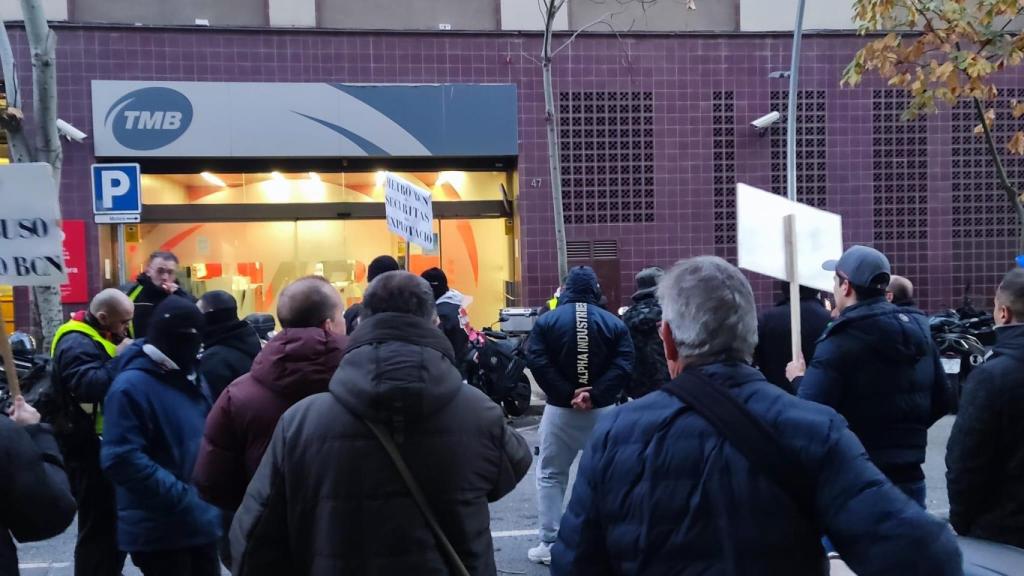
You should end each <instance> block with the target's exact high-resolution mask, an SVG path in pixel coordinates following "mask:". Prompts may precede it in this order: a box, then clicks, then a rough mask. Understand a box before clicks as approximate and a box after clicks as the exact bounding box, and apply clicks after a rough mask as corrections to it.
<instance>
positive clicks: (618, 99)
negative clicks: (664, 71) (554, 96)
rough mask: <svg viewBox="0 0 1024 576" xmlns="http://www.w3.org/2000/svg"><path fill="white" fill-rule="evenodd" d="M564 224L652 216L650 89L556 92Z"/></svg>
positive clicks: (644, 219)
mask: <svg viewBox="0 0 1024 576" xmlns="http://www.w3.org/2000/svg"><path fill="white" fill-rule="evenodd" d="M558 134H559V141H560V144H561V160H562V210H563V213H564V220H565V223H566V224H641V223H646V222H654V218H655V213H656V212H655V209H654V93H653V92H561V93H559V94H558Z"/></svg>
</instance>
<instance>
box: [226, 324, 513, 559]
mask: <svg viewBox="0 0 1024 576" xmlns="http://www.w3.org/2000/svg"><path fill="white" fill-rule="evenodd" d="M453 362H454V355H453V352H452V348H451V344H449V343H448V340H447V338H445V337H444V334H442V333H441V331H440V330H438V329H437V327H436V326H434V325H433V324H431V323H429V322H427V321H426V320H422V319H418V318H415V317H413V316H409V315H407V314H377V315H374V316H371V317H370V318H367V319H365V320H363V321H361V322H360V324H359V329H358V330H357V331H356V333H355V334H353V335H352V338H351V339H350V340H349V346H348V349H347V350H346V353H345V357H344V359H343V360H342V362H341V366H339V367H338V371H337V372H336V373H335V375H334V378H333V379H332V380H331V383H330V387H329V391H328V392H326V393H322V394H316V395H313V396H310V397H308V398H306V399H304V400H302V401H300V402H299V403H298V404H296V405H295V406H293V407H292V408H290V409H289V410H288V411H287V412H285V414H284V416H282V417H281V420H280V422H279V423H278V425H277V429H276V430H275V431H274V436H273V438H272V440H271V441H270V446H269V447H268V448H267V452H266V455H265V456H264V458H263V461H262V462H261V463H260V466H259V469H258V470H257V471H256V476H255V477H253V479H252V482H251V483H250V484H249V488H248V490H247V491H246V494H245V499H244V500H243V502H242V507H241V508H240V509H239V510H238V513H237V515H236V516H235V522H234V524H233V525H232V528H231V548H232V555H233V557H234V558H235V566H234V570H233V572H232V573H233V574H235V576H253V575H263V574H266V575H268V576H269V575H273V576H278V575H283V574H306V575H310V576H319V575H325V576H326V575H335V574H363V575H367V576H375V575H380V576H391V575H398V574H417V575H424V576H435V575H436V576H441V575H448V574H451V573H452V571H451V570H450V569H449V567H448V565H447V562H446V560H445V558H444V556H443V555H442V553H441V552H440V549H439V548H438V544H437V542H436V539H435V537H434V535H433V534H432V533H431V531H430V528H429V527H428V525H427V523H426V520H425V519H424V516H423V514H422V512H421V511H420V509H419V508H418V507H417V505H416V502H415V501H414V500H413V498H412V497H411V496H410V493H409V490H408V488H407V487H406V485H405V483H404V482H403V480H402V477H401V476H400V475H399V474H398V471H397V470H396V468H395V464H394V462H392V460H391V459H390V458H389V457H388V454H387V452H385V450H384V447H383V445H382V444H381V443H380V441H379V440H378V439H377V437H376V436H374V434H373V432H372V431H371V430H370V429H369V428H368V427H367V425H366V423H365V421H372V422H374V423H376V424H378V425H380V426H382V427H385V428H386V429H388V431H389V432H390V433H391V435H392V436H393V438H394V441H395V444H396V445H397V447H398V450H399V452H400V453H401V456H402V459H403V460H404V461H405V463H406V465H407V466H408V468H409V470H410V472H411V474H412V476H413V477H414V478H415V479H416V481H417V483H418V484H419V486H420V488H421V489H422V491H423V493H424V495H425V497H426V499H427V500H428V502H429V504H430V507H431V509H432V510H433V512H434V514H435V515H436V517H437V521H438V523H439V524H440V525H441V529H442V530H443V531H444V533H445V535H446V536H447V538H448V540H449V541H450V542H451V544H452V546H453V547H454V548H455V550H456V552H457V553H458V555H459V557H460V558H461V560H462V561H463V563H464V564H465V565H466V567H467V569H468V570H469V573H470V574H472V575H473V576H491V575H494V574H496V572H497V570H496V567H495V564H494V546H493V543H492V540H491V532H490V511H489V509H488V505H487V504H488V502H493V501H495V500H498V499H499V498H501V497H502V496H504V495H505V494H507V493H509V492H511V491H512V489H513V488H515V486H516V484H517V483H518V482H519V480H520V479H522V478H523V476H525V475H526V472H527V471H528V470H529V468H530V461H531V457H530V450H529V447H528V446H527V444H526V441H525V440H523V438H522V437H521V436H519V434H518V433H516V432H515V431H514V430H512V429H511V428H509V427H508V426H507V425H506V424H505V418H504V415H503V414H502V411H501V408H500V407H499V406H498V405H497V404H495V403H494V402H492V401H491V400H490V398H488V397H487V396H485V395H484V394H483V393H482V392H480V391H479V390H477V389H476V388H473V387H472V386H467V385H465V384H463V382H462V377H461V376H460V375H459V372H458V371H457V370H456V369H455V367H454V365H453Z"/></svg>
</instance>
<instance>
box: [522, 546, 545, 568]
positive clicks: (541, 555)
mask: <svg viewBox="0 0 1024 576" xmlns="http://www.w3.org/2000/svg"><path fill="white" fill-rule="evenodd" d="M526 555H527V557H529V559H530V562H533V563H534V564H545V565H548V564H551V543H550V542H541V543H540V544H538V545H537V546H536V547H534V548H530V551H529V552H527V554H526Z"/></svg>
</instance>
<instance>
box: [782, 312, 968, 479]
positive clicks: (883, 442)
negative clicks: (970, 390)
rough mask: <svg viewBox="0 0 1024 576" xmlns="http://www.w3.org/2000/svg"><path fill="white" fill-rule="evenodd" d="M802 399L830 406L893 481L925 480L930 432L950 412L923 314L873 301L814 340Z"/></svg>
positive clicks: (845, 315)
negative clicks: (936, 422)
mask: <svg viewBox="0 0 1024 576" xmlns="http://www.w3.org/2000/svg"><path fill="white" fill-rule="evenodd" d="M795 384H796V385H797V389H798V391H799V395H800V397H801V398H803V399H805V400H812V401H814V402H818V403H821V404H825V405H828V406H831V407H833V408H835V409H836V411H837V412H839V413H840V414H842V415H843V416H844V417H845V418H846V420H847V421H848V422H849V423H850V430H852V431H853V432H854V434H856V435H857V437H858V438H860V441H861V442H863V443H864V447H865V448H867V451H868V455H869V456H871V460H872V461H873V462H874V463H875V465H876V466H878V467H879V468H880V469H881V470H882V471H883V472H885V473H886V475H887V476H888V477H889V478H890V479H891V480H892V481H893V482H895V483H898V484H900V483H908V482H915V481H918V480H923V479H924V473H923V472H922V471H921V464H923V463H924V456H925V446H926V445H927V444H928V428H929V427H931V425H932V424H934V423H935V421H936V420H938V419H939V418H941V417H942V416H944V415H945V414H947V413H948V412H949V409H950V407H951V405H950V401H949V396H948V385H947V382H946V374H945V372H944V371H943V369H942V365H941V363H940V362H939V353H938V350H936V348H935V345H934V344H933V343H932V340H931V332H930V330H929V328H928V320H927V318H925V317H924V315H922V314H921V313H920V312H917V311H915V310H912V309H907V308H898V307H896V306H893V305H892V304H890V303H889V302H886V301H885V298H884V297H883V298H875V299H872V300H868V301H866V302H863V303H860V304H856V305H854V306H851V307H849V308H847V309H846V310H844V311H843V313H842V315H841V316H840V317H839V319H838V320H836V321H835V322H834V323H833V324H832V325H831V326H829V328H828V329H827V330H826V331H825V333H824V334H823V335H822V336H821V339H820V340H819V341H818V347H817V349H816V350H815V352H814V359H813V360H811V362H810V364H809V366H808V367H807V374H806V376H804V377H803V378H800V379H798V380H797V381H796V382H795Z"/></svg>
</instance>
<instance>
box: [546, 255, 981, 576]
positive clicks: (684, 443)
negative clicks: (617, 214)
mask: <svg viewBox="0 0 1024 576" xmlns="http://www.w3.org/2000/svg"><path fill="white" fill-rule="evenodd" d="M658 298H659V300H660V301H661V305H662V310H663V314H664V322H663V324H662V328H661V336H662V339H663V341H664V342H665V355H666V358H667V359H668V364H669V373H670V374H671V375H672V377H673V381H672V382H670V383H668V384H667V385H666V386H665V387H663V388H662V389H661V390H658V391H655V392H652V393H650V394H648V395H646V396H644V397H643V398H641V399H639V400H637V401H635V402H630V403H629V404H626V405H625V406H621V407H619V408H618V409H616V410H615V411H614V412H612V413H611V414H609V415H608V416H607V417H605V418H603V419H602V421H601V422H600V423H599V424H598V426H597V428H596V429H595V430H594V433H593V436H592V438H591V440H590V444H589V445H588V447H587V450H586V451H585V452H584V455H583V460H582V462H581V463H580V469H579V475H578V476H577V479H576V486H575V489H574V491H573V495H572V499H571V501H570V502H569V507H568V510H566V513H565V516H564V518H563V519H562V527H561V530H560V531H559V535H558V542H557V543H556V544H555V547H554V550H553V553H552V564H551V574H553V575H554V576H568V575H580V576H583V575H587V576H589V575H594V574H624V575H641V574H643V575H657V574H827V573H828V564H827V560H826V556H825V553H824V550H823V549H822V548H821V544H820V536H821V533H822V531H824V532H825V533H826V534H828V536H829V537H830V538H831V539H832V542H833V543H834V544H835V546H836V547H837V548H838V549H839V551H840V552H842V554H843V558H844V559H845V560H846V561H847V563H848V564H849V565H850V567H851V568H852V569H853V570H854V571H855V572H856V573H857V574H859V575H860V576H867V575H882V574H900V575H911V576H912V575H922V576H924V575H930V576H931V575H951V576H952V575H960V574H962V573H963V572H962V567H961V559H960V551H959V549H958V548H957V544H956V541H955V539H954V537H953V534H952V532H951V531H950V530H949V528H948V527H947V526H946V525H945V524H944V523H942V522H940V521H938V520H936V519H934V518H932V517H931V516H929V515H928V514H927V513H926V512H925V511H924V510H923V509H921V508H919V507H917V506H916V505H915V504H914V503H913V502H911V501H910V500H909V499H908V498H907V497H906V496H904V495H903V494H902V493H901V492H900V491H899V490H898V489H897V488H896V487H894V486H893V485H892V484H891V483H890V482H889V481H888V480H886V478H885V476H884V475H883V474H882V473H881V472H879V471H878V469H877V468H875V467H874V466H873V465H872V464H871V463H870V461H869V460H868V458H867V455H866V453H865V452H864V447H863V446H862V445H861V444H860V442H859V441H858V440H857V438H856V437H855V436H854V435H853V433H851V432H850V431H849V430H848V429H847V427H846V423H845V421H844V420H843V419H842V417H840V416H839V415H838V414H836V413H835V411H833V410H832V409H831V408H828V407H826V406H821V405H818V404H813V403H810V402H806V401H803V400H800V399H798V398H795V397H793V396H791V395H790V394H787V393H786V392H784V391H783V390H781V389H779V388H778V387H777V386H774V385H773V384H771V383H769V382H768V381H767V380H765V378H764V376H763V375H762V374H761V373H760V372H759V371H757V370H756V369H754V368H753V367H751V366H750V360H751V357H752V355H753V353H754V346H755V345H756V344H757V314H756V311H755V309H754V295H753V293H752V292H751V289H750V285H749V284H748V283H747V280H746V278H744V276H743V275H742V274H741V273H740V271H739V270H738V269H736V268H735V267H733V266H732V265H730V264H728V263H727V262H725V261H724V260H722V259H720V258H716V257H700V258H692V259H689V260H684V261H682V262H679V263H678V264H676V266H675V267H674V268H672V270H671V271H669V272H668V274H667V275H666V276H665V277H664V278H663V279H662V280H661V282H660V284H659V286H658ZM684 389H685V390H684ZM702 391H703V392H702ZM682 397H689V398H691V399H700V402H695V401H692V400H691V401H690V402H687V401H684V400H682ZM711 397H715V398H724V399H726V400H725V401H724V404H725V405H728V406H732V408H733V409H734V410H735V412H734V413H733V417H730V418H725V419H721V418H716V417H715V416H716V411H715V410H709V409H708V408H709V405H710V404H714V403H711V402H708V399H709V398H711ZM718 407H721V404H719V405H718ZM720 414H721V413H720V412H719V413H718V415H720ZM751 430H755V431H758V434H759V435H756V436H754V437H753V438H751V436H749V435H748V436H744V434H743V432H744V431H747V432H749V431H751ZM756 443H760V444H761V445H762V446H765V447H770V448H771V449H772V451H771V452H769V451H765V452H761V453H755V452H752V451H750V450H748V448H750V446H751V445H753V444H756ZM780 469H781V470H783V471H787V473H779V470H780ZM786 478H789V479H791V480H793V483H789V482H785V481H784V479H786ZM796 485H801V486H805V487H807V489H806V492H804V493H802V494H801V493H798V492H796V491H794V490H792V488H793V487H794V486H796Z"/></svg>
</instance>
